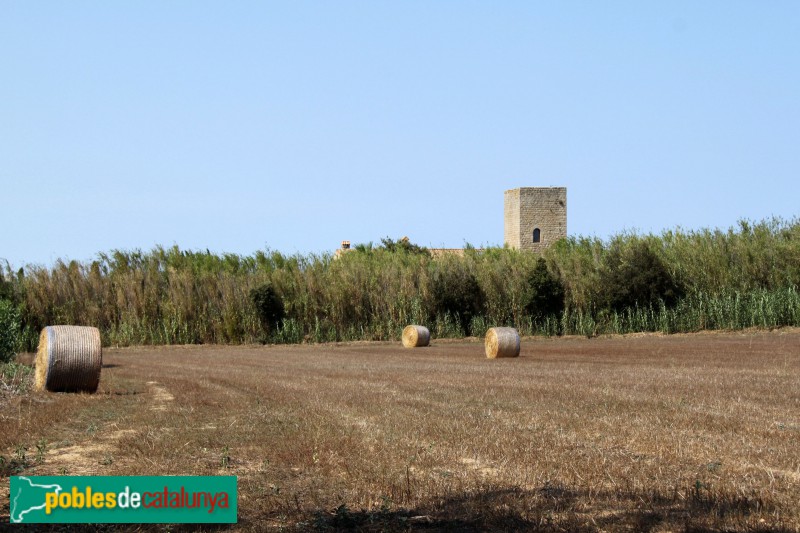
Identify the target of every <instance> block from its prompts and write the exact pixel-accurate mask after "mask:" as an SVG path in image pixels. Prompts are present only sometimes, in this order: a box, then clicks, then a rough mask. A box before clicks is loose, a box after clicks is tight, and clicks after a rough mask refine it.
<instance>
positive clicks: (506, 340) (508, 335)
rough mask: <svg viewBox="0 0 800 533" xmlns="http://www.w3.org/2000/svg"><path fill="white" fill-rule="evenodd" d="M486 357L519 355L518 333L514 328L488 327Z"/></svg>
mask: <svg viewBox="0 0 800 533" xmlns="http://www.w3.org/2000/svg"><path fill="white" fill-rule="evenodd" d="M486 357H488V358H489V359H495V358H497V357H519V333H517V330H516V329H514V328H490V329H489V331H487V332H486Z"/></svg>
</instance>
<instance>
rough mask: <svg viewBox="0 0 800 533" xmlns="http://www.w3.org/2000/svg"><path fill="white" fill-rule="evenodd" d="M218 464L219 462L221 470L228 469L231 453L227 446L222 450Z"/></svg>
mask: <svg viewBox="0 0 800 533" xmlns="http://www.w3.org/2000/svg"><path fill="white" fill-rule="evenodd" d="M219 462H220V466H221V467H222V468H230V464H231V451H230V449H229V448H228V447H227V446H225V447H224V448H222V454H221V455H220V461H219Z"/></svg>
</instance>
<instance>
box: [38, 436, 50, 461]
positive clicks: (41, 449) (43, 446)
mask: <svg viewBox="0 0 800 533" xmlns="http://www.w3.org/2000/svg"><path fill="white" fill-rule="evenodd" d="M45 453H47V441H46V440H44V439H39V441H38V442H37V443H36V462H37V463H43V462H44V456H45Z"/></svg>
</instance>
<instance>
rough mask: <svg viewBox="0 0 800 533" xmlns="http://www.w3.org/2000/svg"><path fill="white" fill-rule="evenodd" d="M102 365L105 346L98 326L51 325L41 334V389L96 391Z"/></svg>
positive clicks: (38, 381)
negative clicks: (102, 343) (101, 341)
mask: <svg viewBox="0 0 800 533" xmlns="http://www.w3.org/2000/svg"><path fill="white" fill-rule="evenodd" d="M102 366H103V348H102V345H101V343H100V331H99V330H98V329H97V328H91V327H85V326H47V327H46V328H44V329H43V330H42V333H41V335H39V351H38V352H37V354H36V376H35V387H36V389H37V390H44V389H47V390H49V391H50V392H77V391H85V392H95V391H96V390H97V385H98V384H99V383H100V369H101V367H102Z"/></svg>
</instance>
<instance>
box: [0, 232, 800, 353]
mask: <svg viewBox="0 0 800 533" xmlns="http://www.w3.org/2000/svg"><path fill="white" fill-rule="evenodd" d="M798 287H800V221H798V220H796V219H795V220H791V221H786V220H782V219H777V218H776V219H770V220H765V221H760V222H748V221H741V222H740V223H739V224H738V226H737V227H735V228H731V229H729V230H727V231H722V230H700V231H683V230H680V229H677V230H673V231H668V232H665V233H663V234H660V235H652V234H648V235H639V234H636V233H624V234H620V235H617V236H614V237H613V238H611V239H609V240H601V239H598V238H590V237H571V238H568V239H563V240H561V241H559V242H557V243H556V244H554V245H553V246H551V247H550V248H548V249H547V250H546V251H545V252H544V253H543V254H542V255H538V254H534V253H531V252H523V251H519V250H512V249H508V248H488V249H485V250H476V249H474V248H472V247H469V246H468V247H467V248H466V250H465V251H464V254H463V255H440V256H435V257H434V256H432V255H431V253H430V252H429V251H428V250H426V249H425V248H422V247H419V246H416V245H413V244H410V243H408V242H407V241H403V240H401V241H393V240H391V239H388V238H387V239H384V240H383V241H382V243H381V244H380V245H373V244H372V243H369V244H362V245H357V246H355V247H354V249H353V250H352V251H350V252H348V253H345V254H342V255H341V257H339V258H335V257H334V256H333V255H331V254H320V255H316V254H310V255H284V254H281V253H280V252H277V251H269V250H267V251H258V252H256V253H254V254H252V255H246V256H242V255H236V254H222V255H218V254H212V253H209V252H207V251H206V252H202V251H191V250H181V249H179V248H178V247H177V246H175V247H172V248H163V247H157V248H155V249H153V250H151V251H147V252H143V251H140V250H134V251H121V250H115V251H112V252H109V253H100V254H98V255H97V257H96V259H95V260H93V261H90V262H77V261H70V262H64V261H56V262H55V264H54V265H52V266H36V265H27V266H25V268H24V269H19V270H18V271H13V270H12V269H11V268H10V267H9V266H8V265H6V266H5V268H4V269H3V271H2V273H0V300H2V301H4V302H5V304H4V305H3V306H0V314H2V313H6V314H7V315H9V316H11V315H13V316H11V318H9V319H8V320H5V322H3V323H9V324H14V327H15V328H17V329H18V331H17V332H16V334H17V336H18V341H16V342H17V345H18V347H19V348H21V349H26V350H32V349H35V346H36V343H37V340H38V332H39V330H40V329H41V328H42V327H44V326H46V325H51V324H76V325H92V326H96V327H98V328H100V331H101V333H102V336H103V340H104V343H105V344H108V345H132V344H185V343H250V342H271V343H297V342H322V341H341V340H362V339H363V340H388V339H397V338H399V335H400V332H401V330H402V328H403V327H404V326H406V325H407V324H411V323H418V324H423V325H426V326H428V327H429V329H430V330H431V332H432V334H433V335H434V336H435V337H458V336H463V335H476V336H482V335H484V334H485V332H486V330H487V329H488V328H489V327H492V326H498V325H502V326H512V327H516V328H518V329H519V330H520V332H521V333H522V334H545V335H562V334H580V335H590V336H591V335H597V334H602V333H627V332H636V331H664V332H668V333H670V332H679V331H680V332H686V331H697V330H701V329H715V328H725V329H740V328H747V327H762V328H772V327H780V326H788V325H794V326H797V325H800V294H799V293H798ZM4 309H5V310H6V311H3V310H4ZM2 320H3V317H0V321H2ZM0 340H2V339H0ZM3 342H5V341H3ZM0 344H2V343H0Z"/></svg>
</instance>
